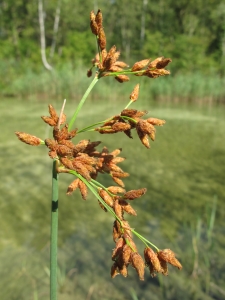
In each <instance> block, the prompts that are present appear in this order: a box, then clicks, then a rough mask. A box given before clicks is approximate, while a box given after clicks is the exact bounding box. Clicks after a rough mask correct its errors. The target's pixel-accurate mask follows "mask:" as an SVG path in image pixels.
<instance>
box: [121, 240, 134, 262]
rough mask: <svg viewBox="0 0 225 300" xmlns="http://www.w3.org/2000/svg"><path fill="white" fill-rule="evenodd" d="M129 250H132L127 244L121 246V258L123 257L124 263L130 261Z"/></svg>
mask: <svg viewBox="0 0 225 300" xmlns="http://www.w3.org/2000/svg"><path fill="white" fill-rule="evenodd" d="M131 252H132V249H131V247H130V246H129V245H128V244H125V245H124V246H123V251H122V258H123V261H124V264H128V263H130V256H131Z"/></svg>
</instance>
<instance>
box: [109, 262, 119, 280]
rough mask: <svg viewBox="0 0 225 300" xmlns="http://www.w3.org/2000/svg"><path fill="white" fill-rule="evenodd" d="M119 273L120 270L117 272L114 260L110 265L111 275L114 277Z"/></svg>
mask: <svg viewBox="0 0 225 300" xmlns="http://www.w3.org/2000/svg"><path fill="white" fill-rule="evenodd" d="M119 274H120V272H119V269H118V266H117V263H116V262H114V264H113V265H112V267H111V277H112V278H114V277H116V276H117V275H119Z"/></svg>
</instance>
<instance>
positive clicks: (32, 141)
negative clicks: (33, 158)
mask: <svg viewBox="0 0 225 300" xmlns="http://www.w3.org/2000/svg"><path fill="white" fill-rule="evenodd" d="M15 134H16V135H17V137H18V139H19V140H20V141H21V142H23V143H26V144H28V145H30V146H39V145H40V144H41V142H42V140H41V139H39V138H38V137H36V136H35V135H31V134H29V133H26V132H21V131H16V132H15Z"/></svg>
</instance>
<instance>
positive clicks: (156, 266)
mask: <svg viewBox="0 0 225 300" xmlns="http://www.w3.org/2000/svg"><path fill="white" fill-rule="evenodd" d="M144 257H145V263H146V265H147V266H148V267H149V271H150V274H151V276H152V277H154V276H155V275H156V274H155V273H160V272H161V271H162V269H161V264H160V261H159V259H158V256H157V254H156V253H155V252H154V251H153V250H152V249H151V248H150V247H146V248H145V250H144Z"/></svg>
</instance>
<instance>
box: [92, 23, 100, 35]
mask: <svg viewBox="0 0 225 300" xmlns="http://www.w3.org/2000/svg"><path fill="white" fill-rule="evenodd" d="M90 27H91V31H92V33H93V34H94V35H98V32H99V28H98V24H97V23H96V21H95V20H91V22H90Z"/></svg>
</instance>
